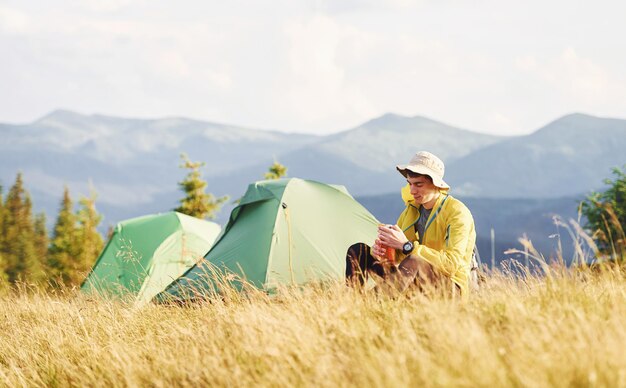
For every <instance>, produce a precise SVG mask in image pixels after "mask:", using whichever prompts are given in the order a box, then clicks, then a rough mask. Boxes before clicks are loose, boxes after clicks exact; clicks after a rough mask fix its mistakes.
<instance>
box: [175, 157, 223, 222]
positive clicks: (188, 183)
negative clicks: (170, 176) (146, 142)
mask: <svg viewBox="0 0 626 388" xmlns="http://www.w3.org/2000/svg"><path fill="white" fill-rule="evenodd" d="M181 158H182V159H183V164H182V165H181V166H180V167H181V168H186V169H189V170H191V171H190V172H189V173H188V174H187V176H186V177H185V179H183V180H182V181H181V182H178V185H179V186H180V188H181V190H182V191H183V192H184V193H185V194H186V196H185V198H183V199H182V200H180V206H179V207H177V208H176V209H174V210H176V211H177V212H180V213H183V214H187V215H190V216H192V217H197V218H203V219H204V218H209V219H213V218H215V216H216V215H217V213H218V212H219V210H220V209H221V207H222V205H223V203H224V202H226V201H228V196H224V197H221V198H215V196H213V194H211V193H206V192H205V190H206V187H207V182H206V181H205V180H203V179H202V174H201V173H200V167H202V166H204V163H203V162H192V161H191V160H189V157H188V156H187V155H186V154H181Z"/></svg>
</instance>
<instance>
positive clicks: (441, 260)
mask: <svg viewBox="0 0 626 388" xmlns="http://www.w3.org/2000/svg"><path fill="white" fill-rule="evenodd" d="M402 199H403V200H404V202H405V204H406V209H405V210H404V211H403V212H402V214H400V217H398V222H397V225H398V226H399V227H400V228H401V229H402V230H403V231H404V235H405V236H406V237H407V238H408V239H409V241H413V243H414V244H415V248H413V252H412V254H414V255H417V256H419V257H420V258H422V259H424V260H425V261H427V262H429V263H430V264H432V265H433V266H434V267H435V268H436V269H437V270H439V271H440V272H441V273H443V274H444V275H446V276H448V277H450V279H452V281H454V283H456V284H457V285H458V286H459V287H460V288H461V293H462V294H466V293H467V291H468V289H469V276H470V270H471V263H472V253H473V250H474V245H475V244H476V231H475V229H474V218H473V217H472V213H470V211H469V209H468V208H467V207H466V206H465V205H464V204H463V203H462V202H461V201H459V200H458V199H456V198H453V197H452V196H450V195H449V194H448V193H447V192H445V191H443V192H442V193H441V194H440V196H439V198H438V199H437V202H435V206H434V207H433V210H432V212H431V213H430V217H428V220H427V222H426V228H425V232H424V236H422V237H421V238H420V236H417V235H416V234H417V232H416V231H415V227H414V224H415V223H416V222H417V218H418V217H419V214H420V212H419V208H420V205H415V203H414V199H413V197H412V196H411V193H410V189H409V186H408V185H407V186H405V187H404V188H403V189H402Z"/></svg>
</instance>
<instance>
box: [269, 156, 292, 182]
mask: <svg viewBox="0 0 626 388" xmlns="http://www.w3.org/2000/svg"><path fill="white" fill-rule="evenodd" d="M284 176H287V167H285V166H283V165H282V164H280V163H278V161H276V160H275V161H274V164H272V165H271V166H270V168H269V169H268V171H267V172H266V173H265V179H280V178H282V177H284Z"/></svg>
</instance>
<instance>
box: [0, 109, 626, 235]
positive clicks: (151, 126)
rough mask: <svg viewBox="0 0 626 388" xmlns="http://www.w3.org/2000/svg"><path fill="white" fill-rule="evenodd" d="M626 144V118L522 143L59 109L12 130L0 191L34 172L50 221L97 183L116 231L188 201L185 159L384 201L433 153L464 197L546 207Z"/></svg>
mask: <svg viewBox="0 0 626 388" xmlns="http://www.w3.org/2000/svg"><path fill="white" fill-rule="evenodd" d="M625 149H626V120H620V119H608V118H598V117H593V116H588V115H583V114H572V115H568V116H565V117H562V118H560V119H558V120H555V121H554V122H552V123H550V124H548V125H546V126H545V127H543V128H541V129H539V130H537V131H535V132H534V133H532V134H530V135H526V136H517V137H500V136H490V135H485V134H480V133H476V132H472V131H468V130H464V129H460V128H455V127H452V126H449V125H446V124H443V123H440V122H437V121H434V120H431V119H427V118H424V117H403V116H399V115H395V114H386V115H384V116H381V117H379V118H376V119H373V120H371V121H368V122H366V123H364V124H362V125H360V126H358V127H356V128H353V129H349V130H346V131H343V132H340V133H336V134H333V135H328V136H312V135H302V134H288V133H282V132H277V131H267V130H255V129H249V128H242V127H237V126H232V125H223V124H216V123H210V122H203V121H198V120H190V119H185V118H163V119H154V120H140V119H128V118H119V117H110V116H103V115H82V114H78V113H75V112H71V111H65V110H59V111H55V112H52V113H51V114H49V115H47V116H45V117H43V118H41V119H39V120H37V121H35V122H33V123H31V124H25V125H12V124H0V184H1V185H2V186H4V187H5V189H6V188H8V186H10V185H11V184H12V182H13V180H14V179H15V174H16V173H17V171H22V172H23V174H24V178H25V182H26V185H27V188H28V189H29V191H30V192H31V194H32V196H33V201H34V203H35V206H36V208H37V209H39V210H45V211H46V213H47V214H48V215H49V217H54V215H56V212H57V209H58V206H59V201H60V197H61V193H62V190H63V186H64V185H69V187H70V189H71V192H72V193H73V194H74V197H75V198H76V197H77V194H78V193H81V194H87V193H88V191H89V186H90V185H92V186H93V187H94V188H95V190H96V191H97V192H98V194H99V199H98V202H97V203H98V207H99V209H100V211H101V212H102V213H103V214H104V215H105V225H111V224H114V223H115V222H117V221H119V220H121V219H125V218H129V217H133V216H137V215H142V214H147V213H153V212H158V211H166V210H169V209H171V208H173V207H175V206H176V201H177V200H178V199H179V198H181V196H182V195H181V193H180V192H179V190H178V186H177V182H178V181H180V180H181V179H182V178H183V177H184V175H185V173H186V172H185V171H183V170H181V169H180V168H179V164H180V153H181V152H185V153H187V154H188V155H189V156H190V158H191V159H192V160H194V161H204V162H206V164H207V165H206V167H205V168H204V170H203V172H204V177H205V178H206V179H207V180H208V182H209V191H211V192H213V193H214V194H216V195H224V194H229V195H231V197H232V198H238V197H239V196H241V195H242V194H243V192H244V191H245V189H246V187H247V184H248V183H250V182H252V181H255V180H258V179H261V178H262V176H263V173H264V172H265V171H267V168H268V166H269V165H270V164H271V163H272V162H273V161H274V160H278V161H280V162H281V163H283V164H284V165H286V166H287V167H288V175H289V176H297V177H301V178H307V179H315V180H319V181H323V182H328V183H337V184H343V185H345V186H346V187H347V188H348V190H350V192H351V193H352V194H353V195H354V196H356V197H360V198H361V197H363V198H365V197H367V198H377V197H378V196H382V197H384V194H388V193H397V191H398V190H399V188H400V187H401V186H402V185H403V178H402V177H401V176H400V175H399V174H398V173H397V172H396V171H395V165H396V164H399V163H406V162H407V161H408V160H409V158H410V157H411V155H412V154H413V153H414V152H415V151H417V150H429V151H431V152H433V153H435V154H437V155H439V156H440V157H441V158H442V159H443V160H444V161H445V162H446V180H447V181H448V183H450V184H451V186H452V187H453V190H452V194H454V195H458V196H460V197H462V198H464V199H467V200H469V199H470V198H474V199H475V200H477V201H480V199H481V198H482V199H485V198H489V199H493V200H494V201H495V200H503V201H504V200H506V202H501V203H500V205H502V204H503V203H508V204H509V205H506V206H512V205H510V204H513V203H516V201H512V200H511V199H515V198H526V199H528V200H531V199H532V200H534V201H539V202H541V199H551V200H550V201H548V202H545V201H544V202H545V203H548V204H553V205H554V204H557V203H559V200H558V198H561V197H567V198H570V199H571V198H583V197H584V195H585V194H587V193H589V192H590V191H591V190H595V189H600V188H602V187H603V179H605V178H607V177H609V176H610V175H611V168H612V167H616V166H622V165H624V164H625V163H626V155H625V154H624V151H623V150H625ZM539 202H538V203H539ZM477 206H478V205H477ZM574 206H575V205H574ZM231 207H232V206H231ZM228 211H229V208H226V209H225V210H224V211H223V212H222V213H221V214H220V220H221V221H223V220H225V219H226V218H227V216H228ZM521 218H524V217H521ZM521 218H520V219H521ZM511 221H512V222H514V221H513V220H511ZM494 222H495V224H497V223H498V222H496V221H494ZM501 227H504V228H508V230H517V229H515V228H513V227H506V226H505V225H502V226H501ZM479 232H481V231H479ZM483 232H484V231H483ZM487 232H488V231H487ZM504 234H506V233H504Z"/></svg>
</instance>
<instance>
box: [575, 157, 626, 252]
mask: <svg viewBox="0 0 626 388" xmlns="http://www.w3.org/2000/svg"><path fill="white" fill-rule="evenodd" d="M613 174H614V175H615V180H611V179H606V180H605V183H606V184H607V185H608V186H609V188H608V189H606V191H604V192H594V193H592V194H591V195H590V196H589V197H588V198H587V199H586V200H585V201H584V202H583V203H582V213H583V214H584V216H585V217H586V218H587V225H586V226H587V228H588V229H589V230H590V231H591V232H592V236H593V238H594V240H595V241H596V244H597V246H598V248H599V251H600V253H601V254H603V255H605V256H609V257H611V259H613V260H624V258H625V256H626V236H625V235H624V229H625V228H626V166H625V167H624V168H623V169H619V168H614V169H613Z"/></svg>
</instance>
